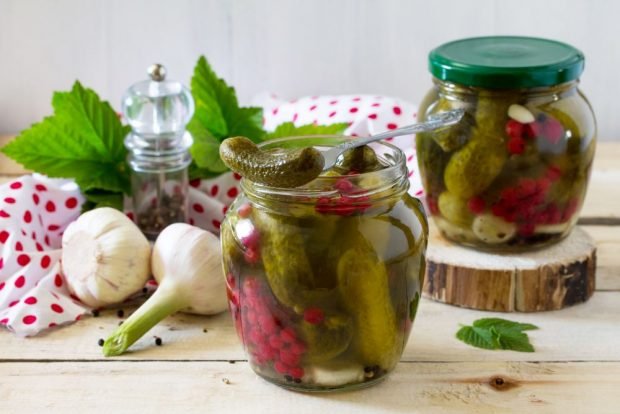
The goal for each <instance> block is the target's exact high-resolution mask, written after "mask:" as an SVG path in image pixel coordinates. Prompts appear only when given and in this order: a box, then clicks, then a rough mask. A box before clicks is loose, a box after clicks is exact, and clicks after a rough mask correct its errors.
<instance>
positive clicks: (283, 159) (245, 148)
mask: <svg viewBox="0 0 620 414" xmlns="http://www.w3.org/2000/svg"><path fill="white" fill-rule="evenodd" d="M220 157H221V158H222V161H223V162H224V164H226V166H227V167H228V168H230V169H231V170H233V171H235V172H237V173H239V174H241V175H242V176H244V177H246V178H248V179H249V180H251V181H254V182H257V183H260V184H264V185H268V186H272V187H281V188H292V187H299V186H301V185H303V184H306V183H309V182H310V181H312V180H314V179H315V178H316V177H318V176H319V174H320V173H321V171H322V170H323V165H324V163H325V160H324V159H323V156H322V155H321V152H320V151H318V150H317V149H316V148H313V147H306V148H298V149H286V150H285V149H280V150H273V151H262V150H261V149H260V148H258V147H257V146H256V144H254V143H253V142H252V141H250V140H249V139H248V138H245V137H233V138H227V139H225V140H224V141H223V142H222V144H221V145H220Z"/></svg>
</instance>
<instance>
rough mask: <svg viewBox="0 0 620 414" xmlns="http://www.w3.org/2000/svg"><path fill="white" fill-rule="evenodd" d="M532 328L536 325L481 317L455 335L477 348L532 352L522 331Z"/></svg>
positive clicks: (528, 341) (527, 338)
mask: <svg viewBox="0 0 620 414" xmlns="http://www.w3.org/2000/svg"><path fill="white" fill-rule="evenodd" d="M532 329H538V327H537V326H536V325H532V324H529V323H519V322H513V321H509V320H507V319H501V318H483V319H478V320H476V321H474V323H473V324H472V326H463V327H462V328H461V329H459V330H458V332H457V333H456V337H457V338H458V339H459V340H461V341H463V342H465V343H466V344H468V345H472V346H474V347H477V348H483V349H505V350H511V351H518V352H534V347H533V346H532V344H531V343H530V339H529V337H528V336H527V334H526V333H524V332H523V331H528V330H532Z"/></svg>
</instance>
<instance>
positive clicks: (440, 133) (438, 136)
mask: <svg viewBox="0 0 620 414" xmlns="http://www.w3.org/2000/svg"><path fill="white" fill-rule="evenodd" d="M465 106H466V105H464V104H462V103H460V102H458V101H451V100H449V99H447V98H446V97H443V96H441V97H439V100H438V101H437V104H436V105H434V106H433V107H432V108H430V111H428V113H427V114H426V116H423V117H421V118H424V119H426V118H428V115H433V114H437V113H439V112H444V111H449V110H452V109H459V108H464V107H465ZM473 125H474V119H473V117H472V115H471V113H469V112H465V114H464V115H463V118H462V119H461V121H460V122H458V123H457V124H456V125H452V126H451V127H447V128H440V129H438V130H436V131H432V132H425V133H421V134H419V135H422V136H423V137H424V136H428V137H429V138H432V139H433V140H434V141H435V142H436V143H437V145H439V147H440V148H441V149H442V150H443V151H445V152H451V151H455V150H457V149H459V148H461V147H462V146H463V145H465V143H466V142H467V140H468V139H469V134H470V132H471V127H472V126H473ZM423 139H425V138H423Z"/></svg>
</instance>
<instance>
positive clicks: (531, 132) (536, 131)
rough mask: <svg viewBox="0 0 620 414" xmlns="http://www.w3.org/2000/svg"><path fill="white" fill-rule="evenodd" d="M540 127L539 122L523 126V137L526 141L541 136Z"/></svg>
mask: <svg viewBox="0 0 620 414" xmlns="http://www.w3.org/2000/svg"><path fill="white" fill-rule="evenodd" d="M541 132H542V126H541V125H540V123H539V122H532V123H530V124H525V125H524V126H523V137H525V138H527V139H534V138H536V137H538V136H540V135H541Z"/></svg>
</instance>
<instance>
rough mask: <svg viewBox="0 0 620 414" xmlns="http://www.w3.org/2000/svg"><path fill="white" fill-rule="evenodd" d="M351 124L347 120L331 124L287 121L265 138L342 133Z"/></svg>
mask: <svg viewBox="0 0 620 414" xmlns="http://www.w3.org/2000/svg"><path fill="white" fill-rule="evenodd" d="M348 126H349V124H347V123H346V122H342V123H338V124H331V125H314V124H308V125H301V126H298V127H297V126H295V124H293V123H292V122H285V123H283V124H280V125H278V127H277V128H276V129H275V131H273V132H269V133H267V134H266V135H265V139H273V138H282V137H295V136H302V135H342V134H343V133H344V131H345V129H347V127H348Z"/></svg>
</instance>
